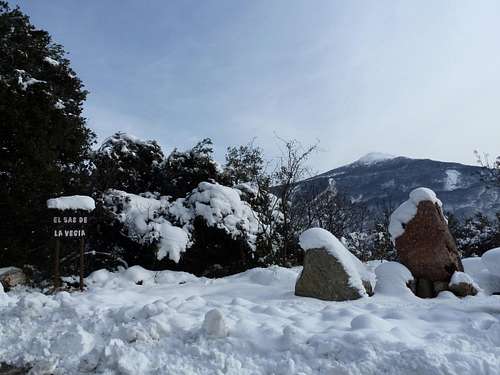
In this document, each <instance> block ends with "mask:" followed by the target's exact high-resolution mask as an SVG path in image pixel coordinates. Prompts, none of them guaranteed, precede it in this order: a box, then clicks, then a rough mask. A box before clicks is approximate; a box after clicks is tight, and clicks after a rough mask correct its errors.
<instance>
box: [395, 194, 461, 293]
mask: <svg viewBox="0 0 500 375" xmlns="http://www.w3.org/2000/svg"><path fill="white" fill-rule="evenodd" d="M389 231H390V233H391V237H392V240H393V241H394V244H395V246H396V250H397V253H398V257H399V259H400V261H401V263H402V264H404V265H405V266H406V267H407V268H408V269H409V270H410V272H411V273H412V275H413V276H414V277H415V278H416V279H424V280H427V281H429V282H446V283H448V282H449V281H450V278H451V275H452V274H453V272H455V271H463V266H462V262H461V261H460V256H459V254H458V251H457V248H456V245H455V241H454V239H453V237H452V235H451V233H450V231H449V229H448V223H447V220H446V218H445V216H444V215H443V210H442V204H441V201H440V200H439V199H438V198H437V197H436V194H435V193H434V192H433V191H432V190H430V189H427V188H418V189H415V190H413V191H412V192H411V193H410V198H409V199H408V200H407V201H406V202H404V203H403V204H401V205H400V206H399V207H398V208H397V209H396V210H395V211H394V213H393V214H392V215H391V219H390V224H389ZM417 284H419V283H417Z"/></svg>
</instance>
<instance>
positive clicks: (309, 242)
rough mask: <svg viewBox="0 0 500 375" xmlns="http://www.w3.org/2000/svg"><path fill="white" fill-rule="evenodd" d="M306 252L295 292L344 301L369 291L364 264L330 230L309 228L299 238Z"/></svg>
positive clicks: (299, 294) (370, 291)
mask: <svg viewBox="0 0 500 375" xmlns="http://www.w3.org/2000/svg"><path fill="white" fill-rule="evenodd" d="M300 243H301V246H302V248H303V249H304V250H305V251H306V253H305V256H304V268H303V270H302V272H301V274H300V276H299V278H298V279H297V282H296V284H295V294H296V295H298V296H303V297H313V298H318V299H322V300H327V301H346V300H354V299H358V298H361V297H363V296H366V295H371V294H372V283H371V280H370V275H369V273H368V272H367V271H366V270H365V269H364V265H363V264H362V263H361V262H360V261H359V259H357V258H356V257H355V256H354V255H352V254H351V253H350V252H349V251H348V250H347V249H346V248H345V247H344V246H343V245H342V243H341V242H340V241H338V240H337V238H335V236H333V235H332V234H331V233H330V232H328V231H326V230H323V229H320V228H312V229H309V230H307V231H306V232H304V233H303V234H302V235H301V237H300Z"/></svg>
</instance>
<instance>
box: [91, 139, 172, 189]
mask: <svg viewBox="0 0 500 375" xmlns="http://www.w3.org/2000/svg"><path fill="white" fill-rule="evenodd" d="M93 162H94V165H95V170H94V173H93V175H92V180H93V184H94V189H97V190H98V191H100V192H103V191H105V190H107V189H109V188H113V189H118V190H124V191H126V192H129V193H134V194H139V193H143V192H147V191H150V192H155V191H156V192H158V191H160V189H161V181H160V179H161V177H160V166H161V164H162V162H164V155H163V152H162V150H161V148H160V146H159V145H158V143H156V141H142V140H140V139H138V138H135V137H132V136H130V135H127V134H125V133H115V134H114V135H112V136H111V137H109V138H108V139H106V140H105V141H104V143H103V144H102V145H101V147H99V149H98V150H97V151H96V152H95V154H94V158H93Z"/></svg>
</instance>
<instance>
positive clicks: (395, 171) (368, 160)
mask: <svg viewBox="0 0 500 375" xmlns="http://www.w3.org/2000/svg"><path fill="white" fill-rule="evenodd" d="M482 173H484V170H483V168H481V167H477V166H470V165H463V164H459V163H450V162H442V161H436V160H430V159H410V158H406V157H401V156H394V155H388V154H382V153H370V154H368V155H365V156H363V157H362V158H361V159H359V160H357V161H355V162H354V163H351V164H348V165H345V166H343V167H340V168H336V169H332V170H331V171H328V172H325V173H322V174H320V175H317V176H315V177H312V178H309V179H307V180H304V181H302V182H300V183H299V186H300V190H301V191H302V192H304V191H306V192H310V193H311V194H314V193H318V192H320V191H323V190H324V189H325V188H326V187H328V186H329V185H331V184H334V186H335V188H336V189H337V191H339V192H340V193H343V194H345V195H346V196H347V197H350V199H351V201H353V202H362V203H365V204H366V205H368V207H369V208H370V209H373V210H380V209H382V208H390V209H394V208H395V207H397V206H398V205H399V204H401V203H402V202H403V201H405V200H406V199H408V194H409V192H410V191H411V190H412V189H414V188H417V187H421V186H424V187H428V188H430V189H432V190H434V191H435V192H436V194H437V196H438V197H439V199H441V201H442V202H443V206H444V210H445V211H447V212H452V213H454V214H455V215H456V216H457V217H461V218H463V217H466V216H470V215H472V214H474V213H475V212H478V211H480V212H482V213H484V214H486V215H488V216H490V217H492V216H494V215H495V213H496V212H498V211H500V188H499V187H489V186H486V185H485V183H484V182H483V181H481V176H482Z"/></svg>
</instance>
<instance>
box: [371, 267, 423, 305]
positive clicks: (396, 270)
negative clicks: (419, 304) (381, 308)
mask: <svg viewBox="0 0 500 375" xmlns="http://www.w3.org/2000/svg"><path fill="white" fill-rule="evenodd" d="M375 275H376V276H377V283H376V284H375V294H383V295H386V296H394V297H412V298H414V297H415V295H414V294H413V293H412V291H411V290H410V289H409V288H408V286H407V283H408V282H410V281H412V280H413V275H412V274H411V272H410V271H409V270H408V268H406V267H405V266H404V265H402V264H401V263H397V262H384V263H382V264H380V265H379V266H378V267H377V268H376V269H375Z"/></svg>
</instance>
